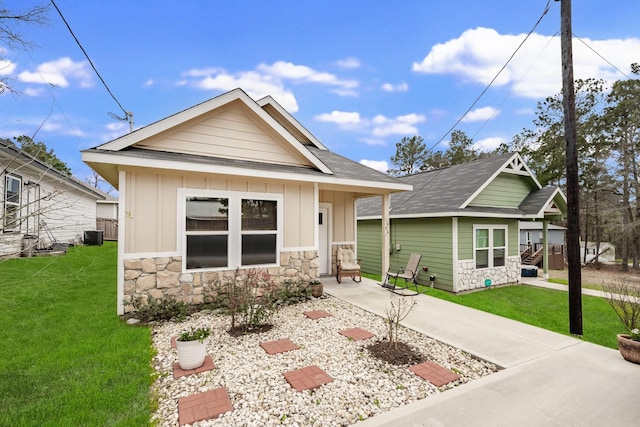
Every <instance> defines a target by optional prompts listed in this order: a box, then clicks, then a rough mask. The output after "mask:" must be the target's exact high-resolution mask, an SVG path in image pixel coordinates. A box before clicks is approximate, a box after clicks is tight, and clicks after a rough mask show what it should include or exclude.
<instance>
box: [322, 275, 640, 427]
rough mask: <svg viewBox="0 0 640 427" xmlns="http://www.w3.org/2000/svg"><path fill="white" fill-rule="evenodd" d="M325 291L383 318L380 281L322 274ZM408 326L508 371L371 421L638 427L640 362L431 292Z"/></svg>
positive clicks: (366, 426)
mask: <svg viewBox="0 0 640 427" xmlns="http://www.w3.org/2000/svg"><path fill="white" fill-rule="evenodd" d="M322 282H323V283H324V290H325V292H327V293H328V294H330V295H333V296H335V297H337V298H340V299H342V300H345V301H348V302H349V303H351V304H354V305H356V306H358V307H361V308H363V309H365V310H368V311H370V312H373V313H376V314H378V315H380V316H383V317H384V311H385V308H386V307H387V306H388V304H389V298H390V296H391V295H393V294H391V293H390V292H389V291H387V290H386V289H383V288H382V287H380V286H378V285H377V284H376V283H375V282H373V281H371V280H367V279H363V281H362V283H360V284H356V283H354V282H352V281H350V280H348V279H347V280H343V282H342V284H338V283H337V282H336V281H335V278H323V280H322ZM415 298H416V301H417V302H418V305H417V307H416V308H415V309H414V310H413V311H412V312H411V314H410V315H409V316H408V317H407V319H405V321H404V322H403V325H405V326H407V327H409V328H412V329H415V330H417V331H420V332H422V333H424V334H426V335H428V336H431V337H433V338H435V339H438V340H440V341H442V342H445V343H447V344H450V345H453V346H455V347H458V348H460V349H462V350H465V351H467V352H469V353H471V354H473V355H475V356H477V357H479V358H482V359H485V360H488V361H491V362H493V363H495V364H497V365H499V366H501V367H503V368H505V369H504V370H502V371H500V372H498V373H496V374H493V375H490V376H488V377H484V378H482V379H480V380H477V381H473V382H471V383H469V384H465V385H462V386H459V387H456V388H455V389H453V390H449V391H447V392H446V393H442V394H439V395H437V396H432V397H429V398H427V399H424V400H421V401H418V402H416V403H413V404H410V405H407V406H404V407H401V408H397V409H395V410H393V411H390V412H387V413H384V414H381V415H379V416H376V417H373V418H371V419H368V420H366V421H364V422H362V423H358V425H362V426H363V427H373V426H389V427H391V426H409V427H411V426H429V427H442V426H445V427H449V426H479V427H482V426H487V427H489V426H491V427H495V426H505V427H506V426H509V427H511V426H520V427H522V426H531V427H533V426H535V427H540V426H545V427H546V426H580V427H583V426H584V427H590V426H593V427H596V426H597V427H600V426H638V425H640V421H639V418H638V414H637V411H636V410H635V407H636V406H637V399H638V393H640V365H636V364H633V363H629V362H627V361H625V360H624V359H622V357H621V356H620V354H619V353H618V351H617V350H612V349H609V348H605V347H601V346H598V345H595V344H591V343H587V342H583V341H581V340H579V339H576V338H572V337H569V336H565V335H561V334H557V333H554V332H550V331H547V330H545V329H541V328H537V327H534V326H530V325H526V324H523V323H519V322H516V321H513V320H509V319H506V318H502V317H499V316H495V315H492V314H488V313H485V312H482V311H478V310H475V309H472V308H468V307H464V306H461V305H457V304H454V303H450V302H447V301H443V300H440V299H437V298H433V297H430V296H427V295H418V296H416V297H415Z"/></svg>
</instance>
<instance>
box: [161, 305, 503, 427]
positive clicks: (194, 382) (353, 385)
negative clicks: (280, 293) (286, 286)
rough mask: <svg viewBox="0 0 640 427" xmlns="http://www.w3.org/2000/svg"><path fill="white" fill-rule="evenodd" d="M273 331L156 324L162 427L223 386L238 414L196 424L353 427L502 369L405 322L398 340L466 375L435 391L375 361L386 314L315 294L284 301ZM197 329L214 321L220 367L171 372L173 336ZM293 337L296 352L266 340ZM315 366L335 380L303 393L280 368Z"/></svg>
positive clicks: (223, 319)
mask: <svg viewBox="0 0 640 427" xmlns="http://www.w3.org/2000/svg"><path fill="white" fill-rule="evenodd" d="M310 310H326V311H328V312H329V313H331V314H332V317H327V318H322V319H318V320H311V319H308V318H306V316H305V315H304V314H303V313H304V312H305V311H310ZM272 323H273V325H274V327H273V329H271V330H270V331H268V332H264V333H258V334H248V335H244V336H242V337H239V338H234V337H232V336H230V335H229V334H228V333H227V330H228V329H229V328H230V318H229V316H226V315H214V314H207V315H199V316H193V317H191V318H190V319H188V320H186V321H184V322H182V323H171V322H167V323H163V324H159V325H156V326H154V327H153V330H152V335H153V336H152V339H153V345H154V347H155V349H156V351H157V355H156V356H155V357H154V358H153V367H154V369H155V371H156V373H157V375H158V377H157V379H156V381H155V382H154V384H153V392H154V393H155V394H156V395H157V398H158V408H157V411H156V412H155V413H154V415H153V419H154V420H157V421H158V423H159V425H162V426H177V425H179V422H178V398H180V397H185V396H189V395H192V394H196V393H201V392H204V391H207V390H210V389H214V388H217V387H225V388H226V389H227V391H228V393H229V397H230V398H231V403H232V404H233V407H234V410H233V411H230V412H227V413H225V414H223V415H221V416H220V417H219V418H217V419H214V420H206V421H200V422H197V423H194V424H193V425H194V426H234V427H237V426H276V425H277V426H280V425H285V426H347V425H351V424H354V423H357V422H358V421H359V420H364V419H367V418H369V417H374V416H376V415H377V414H380V413H383V412H386V411H389V410H391V409H393V408H397V407H399V406H402V405H406V404H409V403H411V402H414V401H416V400H419V399H424V398H426V397H428V396H430V395H433V394H436V393H440V392H442V391H445V390H447V389H450V388H452V387H455V386H458V385H461V384H464V383H467V382H469V381H472V380H474V379H477V378H480V377H482V376H485V375H488V374H491V373H493V372H495V371H497V367H496V366H495V365H493V364H491V363H487V362H484V361H481V360H478V359H475V358H473V357H472V356H470V355H469V354H467V353H465V352H463V351H461V350H459V349H457V348H454V347H451V346H448V345H445V344H443V343H440V342H438V341H436V340H434V339H432V338H429V337H427V336H425V335H422V334H420V333H418V332H415V331H413V330H410V329H407V328H401V330H400V331H399V337H400V340H401V341H402V342H405V343H407V344H410V345H412V346H413V347H414V348H416V349H417V350H419V352H420V353H422V354H423V355H424V356H426V357H427V359H428V360H430V361H433V362H436V363H438V364H440V365H441V366H444V367H445V368H448V369H451V370H453V371H454V372H456V373H457V374H459V375H460V379H459V380H457V381H454V382H452V383H449V384H447V385H446V386H443V387H440V388H436V387H434V386H433V385H432V384H431V383H429V382H428V381H425V380H423V379H421V378H420V377H418V376H417V375H415V374H414V373H412V372H411V371H409V370H408V367H407V366H395V365H390V364H388V363H386V362H383V361H380V360H378V359H376V358H372V357H371V356H370V355H369V352H368V351H367V350H366V346H368V345H369V344H372V343H373V342H375V340H377V339H379V338H380V339H382V338H385V337H386V335H387V332H386V327H385V319H384V318H382V317H379V316H376V315H374V314H372V313H369V312H367V311H365V310H362V309H360V308H358V307H355V306H353V305H350V304H348V303H346V302H344V301H342V300H339V299H337V298H333V297H328V298H324V299H312V300H311V301H307V302H304V303H299V304H296V305H291V306H286V307H283V308H282V309H280V310H279V311H278V312H277V313H276V314H275V315H274V317H273V319H272ZM191 326H195V327H198V326H208V327H211V330H212V333H211V337H210V338H209V340H208V343H207V354H208V355H209V356H211V357H212V359H213V362H214V364H215V366H216V369H214V370H213V371H209V372H203V373H200V374H196V375H190V376H186V377H181V378H176V379H174V378H173V369H172V365H173V363H174V362H176V361H177V355H176V350H175V349H172V348H171V337H172V336H177V335H178V334H179V333H180V331H182V330H183V329H186V328H189V327H191ZM354 327H360V328H363V329H366V330H368V331H369V332H372V333H374V334H375V335H376V337H374V338H370V339H367V340H361V341H353V340H350V339H348V338H346V337H344V336H343V335H341V334H339V333H338V331H341V330H343V329H349V328H354ZM284 338H289V339H290V340H291V341H293V343H295V344H296V345H298V346H299V347H300V349H298V350H294V351H290V352H286V353H281V354H276V355H268V354H267V353H266V352H265V351H264V350H263V349H262V347H260V345H259V344H260V343H263V342H266V341H273V340H277V339H284ZM310 365H318V366H319V367H320V368H321V369H322V370H324V371H325V372H326V373H327V374H328V375H330V376H331V377H332V378H333V379H334V381H333V382H331V383H328V384H326V385H324V386H322V387H320V388H319V389H316V390H313V391H303V392H298V391H296V390H295V389H293V388H292V387H291V386H290V385H289V384H288V383H287V381H286V380H285V378H284V376H283V373H285V372H287V371H291V370H294V369H299V368H303V367H305V366H310Z"/></svg>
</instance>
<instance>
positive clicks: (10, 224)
mask: <svg viewBox="0 0 640 427" xmlns="http://www.w3.org/2000/svg"><path fill="white" fill-rule="evenodd" d="M21 188H22V178H21V177H19V176H16V175H9V174H7V175H5V176H4V191H3V194H2V196H3V197H2V199H3V200H4V206H3V212H2V229H3V231H4V232H5V233H7V232H14V231H19V230H20V189H21Z"/></svg>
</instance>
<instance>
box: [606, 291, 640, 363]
mask: <svg viewBox="0 0 640 427" xmlns="http://www.w3.org/2000/svg"><path fill="white" fill-rule="evenodd" d="M603 289H604V291H605V293H606V295H607V302H608V303H609V305H610V306H611V308H613V311H615V313H616V314H617V315H618V318H619V319H620V321H621V322H622V324H623V325H624V327H625V328H626V329H627V332H628V333H626V334H618V350H620V354H621V355H622V357H623V358H624V359H625V360H628V361H629V362H633V363H638V364H640V285H637V284H632V283H629V282H627V281H626V280H624V279H622V280H620V281H618V282H615V283H607V284H604V285H603Z"/></svg>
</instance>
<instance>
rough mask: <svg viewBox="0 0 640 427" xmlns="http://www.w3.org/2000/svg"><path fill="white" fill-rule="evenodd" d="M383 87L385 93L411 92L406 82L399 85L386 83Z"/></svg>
mask: <svg viewBox="0 0 640 427" xmlns="http://www.w3.org/2000/svg"><path fill="white" fill-rule="evenodd" d="M381 87H382V90H384V91H385V92H406V91H408V90H409V85H408V84H406V83H405V82H402V83H398V84H397V85H393V84H391V83H384V84H383V85H382V86H381Z"/></svg>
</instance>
